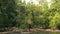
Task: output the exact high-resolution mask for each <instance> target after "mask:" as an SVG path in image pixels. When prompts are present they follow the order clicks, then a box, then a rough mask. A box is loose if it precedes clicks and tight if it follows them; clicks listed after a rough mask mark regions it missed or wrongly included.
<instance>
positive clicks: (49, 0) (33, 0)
mask: <svg viewBox="0 0 60 34" xmlns="http://www.w3.org/2000/svg"><path fill="white" fill-rule="evenodd" d="M25 1H26V3H28V2H33V3H34V4H38V5H39V1H37V0H25ZM46 1H47V2H48V7H49V8H50V5H51V0H46Z"/></svg>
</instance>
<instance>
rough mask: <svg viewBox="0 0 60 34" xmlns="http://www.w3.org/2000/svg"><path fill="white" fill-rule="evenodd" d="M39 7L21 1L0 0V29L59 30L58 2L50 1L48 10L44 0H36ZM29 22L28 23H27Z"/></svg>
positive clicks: (59, 1)
mask: <svg viewBox="0 0 60 34" xmlns="http://www.w3.org/2000/svg"><path fill="white" fill-rule="evenodd" d="M37 1H39V5H36V4H33V2H31V3H27V4H26V2H25V1H23V2H22V0H0V28H5V27H9V28H11V27H19V28H27V27H28V24H29V23H31V25H32V27H33V28H40V27H42V28H44V29H45V28H53V27H56V28H59V29H60V0H51V5H50V8H49V7H48V2H47V1H46V0H37ZM29 20H30V21H29Z"/></svg>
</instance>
